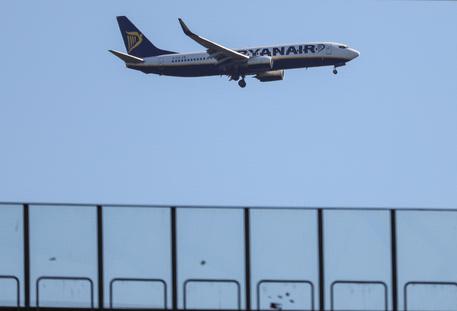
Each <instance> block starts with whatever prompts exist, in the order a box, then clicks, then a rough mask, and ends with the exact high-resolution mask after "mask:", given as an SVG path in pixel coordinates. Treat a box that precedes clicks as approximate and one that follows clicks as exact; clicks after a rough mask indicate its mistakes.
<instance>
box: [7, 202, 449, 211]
mask: <svg viewBox="0 0 457 311" xmlns="http://www.w3.org/2000/svg"><path fill="white" fill-rule="evenodd" d="M24 204H26V205H29V206H31V207H33V206H69V207H91V208H94V207H96V206H103V207H119V208H122V207H131V208H172V207H174V208H195V209H237V210H244V209H246V208H247V209H251V210H312V211H316V210H339V211H340V210H343V211H392V210H395V211H417V212H422V211H429V212H457V208H446V207H436V208H434V207H395V208H393V207H381V206H361V207H353V206H352V207H349V206H298V205H297V206H277V205H276V206H268V205H266V206H228V205H173V204H151V205H147V204H109V203H107V204H101V203H94V204H89V203H55V202H54V203H44V202H0V205H24Z"/></svg>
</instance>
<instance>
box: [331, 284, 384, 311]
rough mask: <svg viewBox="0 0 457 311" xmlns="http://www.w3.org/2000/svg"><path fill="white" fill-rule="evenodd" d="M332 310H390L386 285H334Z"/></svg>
mask: <svg viewBox="0 0 457 311" xmlns="http://www.w3.org/2000/svg"><path fill="white" fill-rule="evenodd" d="M332 290H333V292H332V306H331V310H335V311H337V310H351V311H369V310H372V311H381V310H387V309H388V300H387V297H388V296H387V295H388V293H387V286H386V285H385V284H384V283H353V282H342V283H334V286H333V288H332Z"/></svg>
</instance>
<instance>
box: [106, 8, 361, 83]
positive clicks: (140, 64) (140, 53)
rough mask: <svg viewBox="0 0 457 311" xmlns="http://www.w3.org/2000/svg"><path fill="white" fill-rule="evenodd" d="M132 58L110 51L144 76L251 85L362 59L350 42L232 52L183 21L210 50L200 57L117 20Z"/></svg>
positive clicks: (186, 29)
mask: <svg viewBox="0 0 457 311" xmlns="http://www.w3.org/2000/svg"><path fill="white" fill-rule="evenodd" d="M117 21H118V24H119V28H120V30H121V34H122V37H123V39H124V44H125V47H126V49H127V54H126V53H122V52H119V51H113V50H110V52H111V53H113V54H114V55H116V56H117V57H119V58H120V59H122V60H123V61H124V62H125V64H126V66H127V67H128V68H130V69H135V70H139V71H142V72H144V73H154V74H159V75H168V76H177V77H201V76H214V75H227V76H229V77H230V80H235V81H238V84H239V86H240V87H242V88H244V87H245V86H246V81H245V77H246V76H247V75H254V76H255V78H257V79H258V80H260V81H262V82H268V81H277V80H283V79H284V71H285V70H286V69H294V68H309V67H320V66H332V67H334V69H333V73H335V74H336V73H337V70H336V68H337V67H341V66H344V65H346V63H347V62H349V61H351V60H353V59H354V58H356V57H358V56H359V55H360V53H359V52H358V51H356V50H354V49H352V48H349V47H348V46H347V45H345V44H340V43H334V42H318V43H305V44H293V45H284V46H270V47H256V48H247V49H238V50H236V49H230V48H227V47H224V46H222V45H220V44H218V43H215V42H213V41H210V40H208V39H205V38H203V37H201V36H199V35H197V34H195V33H193V32H192V31H190V29H189V28H188V27H187V25H186V24H185V23H184V22H183V21H182V20H181V19H179V22H180V24H181V27H182V29H183V31H184V33H185V34H186V35H187V36H189V37H190V38H192V39H193V40H195V41H196V42H197V43H199V44H201V45H202V46H204V47H205V48H206V51H204V52H199V53H176V52H172V51H167V50H162V49H159V48H157V47H156V46H154V45H153V44H152V43H151V42H150V41H149V40H148V39H147V38H146V36H144V34H142V33H141V32H140V31H139V30H138V29H137V28H136V27H135V25H133V23H132V22H131V21H130V20H129V19H128V18H127V17H125V16H119V17H117Z"/></svg>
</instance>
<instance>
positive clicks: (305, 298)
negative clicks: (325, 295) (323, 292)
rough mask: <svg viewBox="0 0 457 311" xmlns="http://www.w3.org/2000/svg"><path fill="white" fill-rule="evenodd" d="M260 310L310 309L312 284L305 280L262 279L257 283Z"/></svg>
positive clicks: (311, 306) (311, 304) (311, 305)
mask: <svg viewBox="0 0 457 311" xmlns="http://www.w3.org/2000/svg"><path fill="white" fill-rule="evenodd" d="M258 290H259V301H258V302H257V303H258V305H259V306H260V310H269V309H274V310H312V309H313V305H314V301H313V297H314V295H313V290H314V289H313V286H312V284H311V283H307V282H300V281H297V282H282V281H262V282H260V283H259V285H258Z"/></svg>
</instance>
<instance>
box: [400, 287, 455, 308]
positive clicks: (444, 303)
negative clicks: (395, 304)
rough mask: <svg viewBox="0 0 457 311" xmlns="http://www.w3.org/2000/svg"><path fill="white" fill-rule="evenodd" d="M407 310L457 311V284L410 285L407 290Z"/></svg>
mask: <svg viewBox="0 0 457 311" xmlns="http://www.w3.org/2000/svg"><path fill="white" fill-rule="evenodd" d="M406 299H407V302H406V310H414V311H455V310H457V284H437V283H435V284H432V283H430V284H426V283H422V284H420V283H410V284H408V285H407V288H406Z"/></svg>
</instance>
